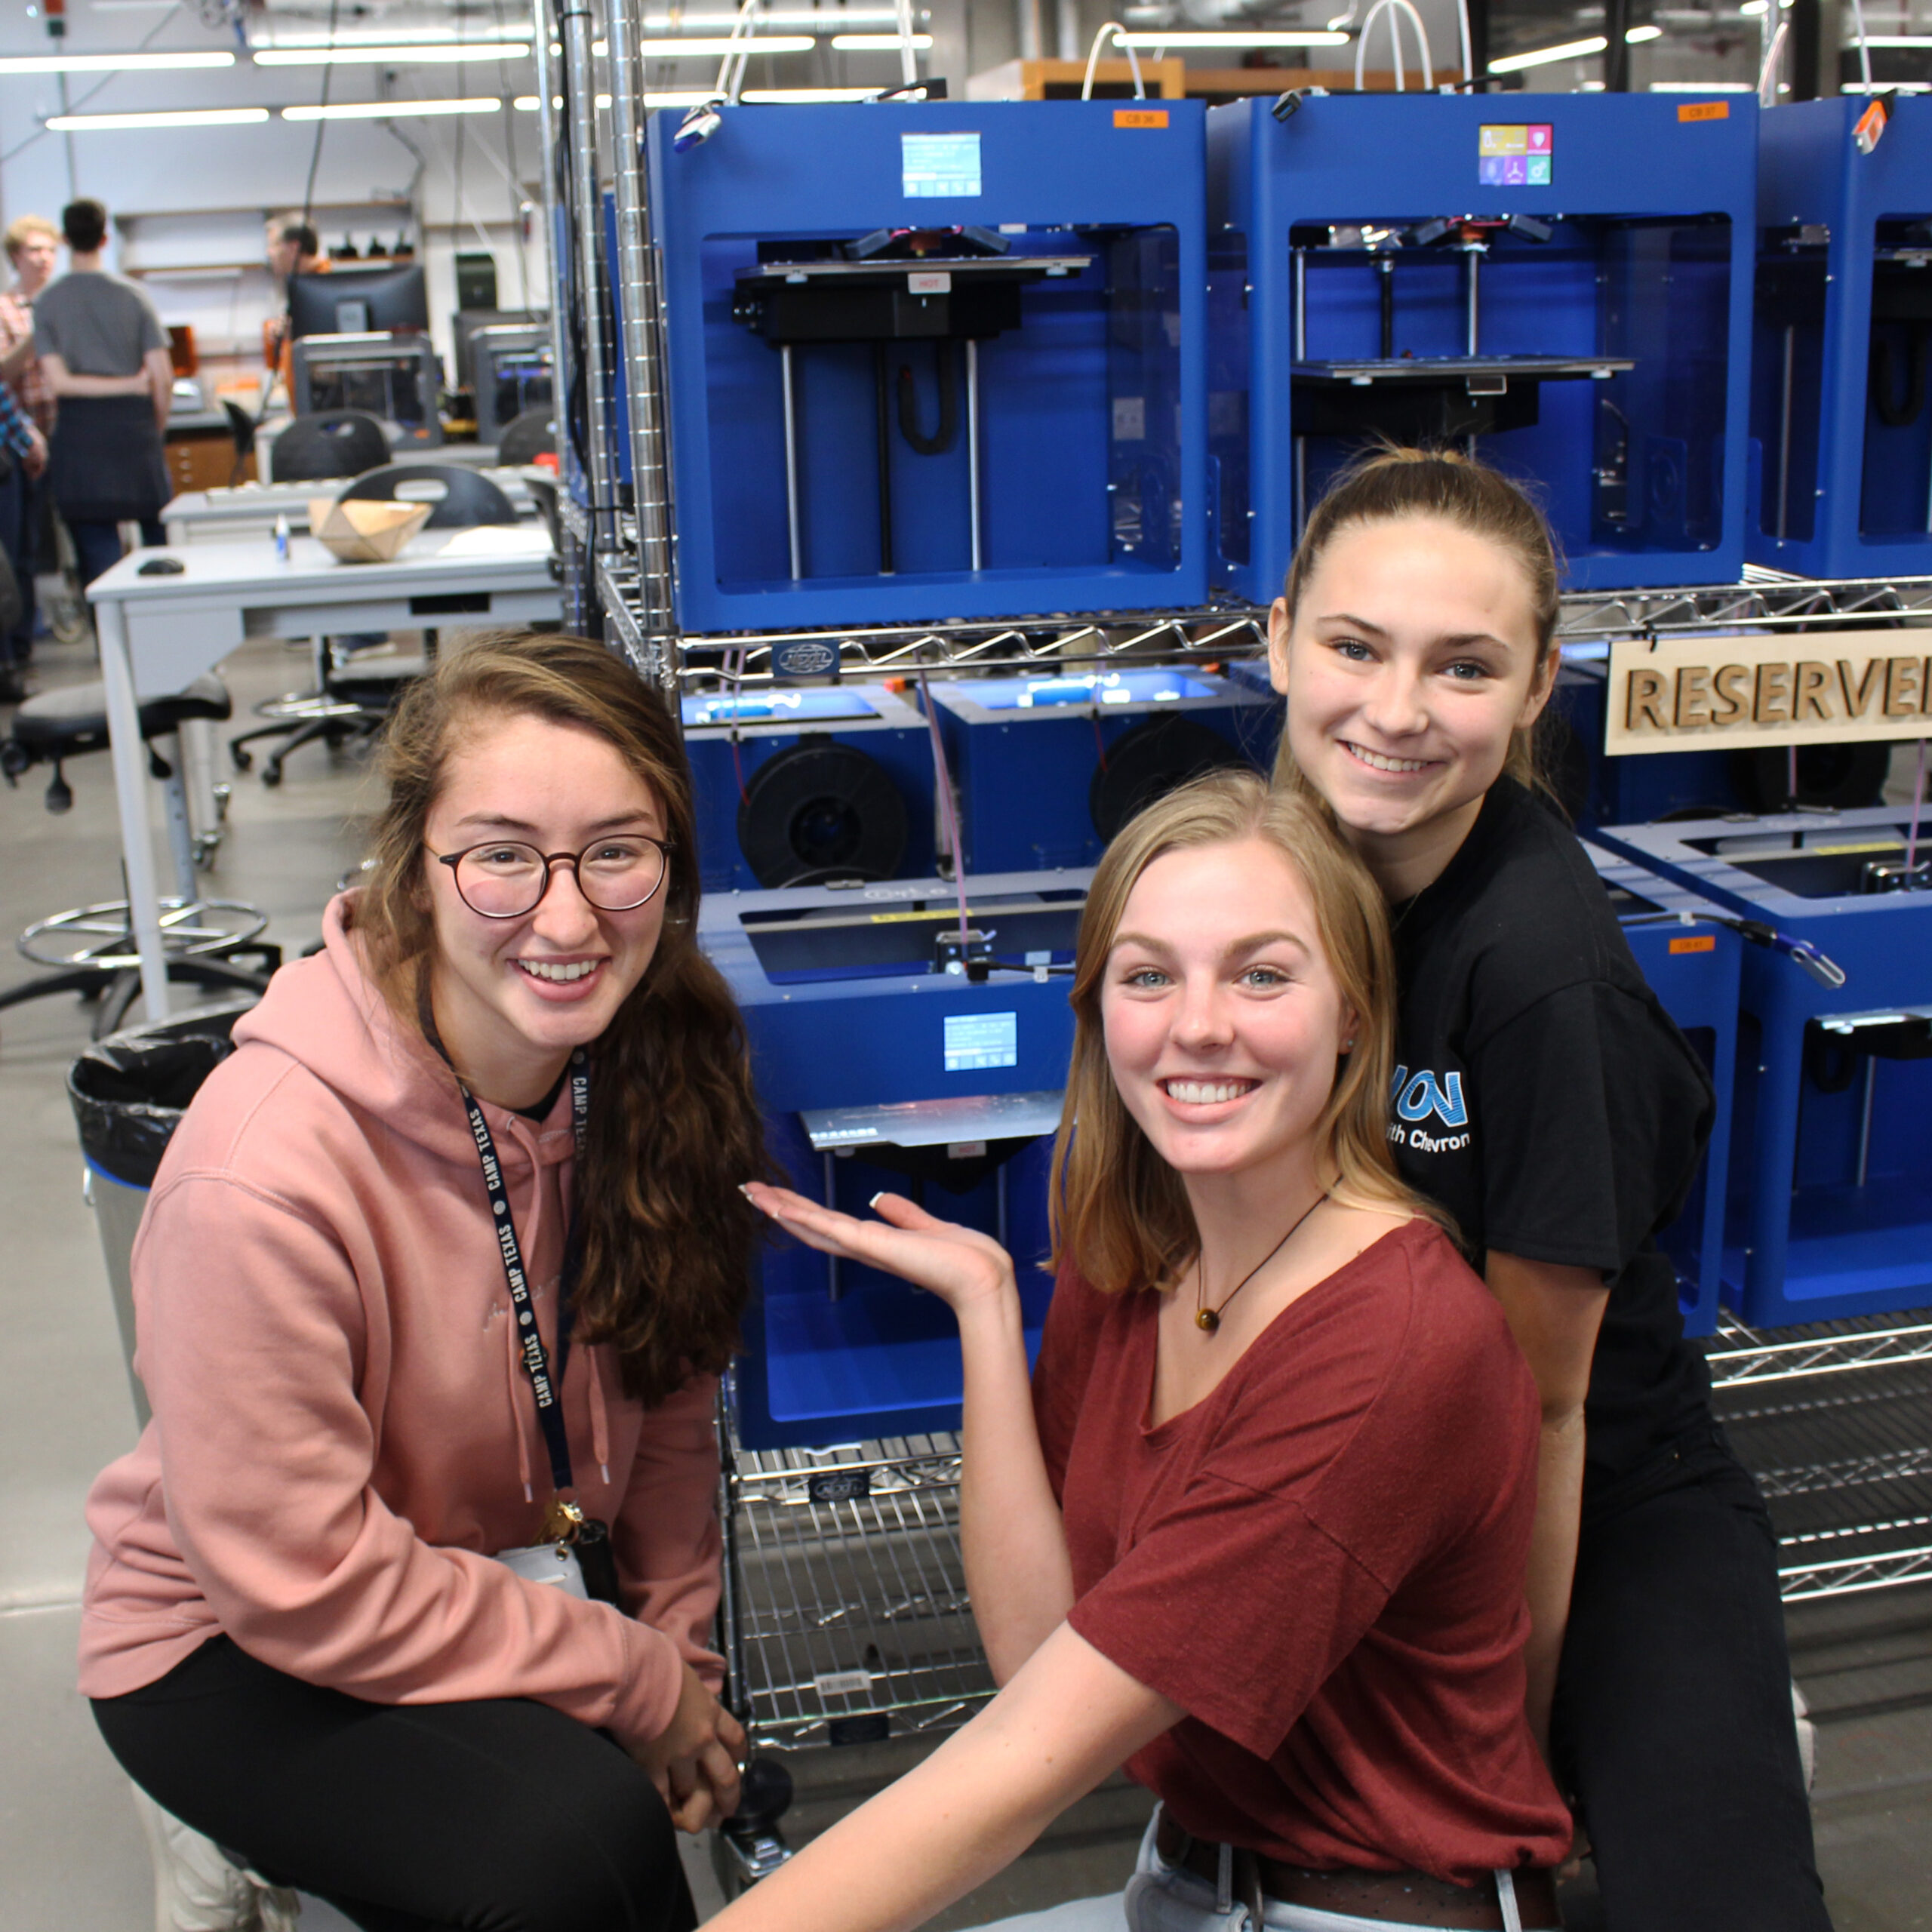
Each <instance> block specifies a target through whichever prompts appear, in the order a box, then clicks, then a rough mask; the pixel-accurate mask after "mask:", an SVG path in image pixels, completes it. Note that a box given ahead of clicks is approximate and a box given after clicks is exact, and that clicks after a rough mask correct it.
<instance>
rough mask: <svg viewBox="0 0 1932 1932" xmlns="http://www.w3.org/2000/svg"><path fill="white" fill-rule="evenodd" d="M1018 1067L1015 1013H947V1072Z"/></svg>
mask: <svg viewBox="0 0 1932 1932" xmlns="http://www.w3.org/2000/svg"><path fill="white" fill-rule="evenodd" d="M1019 1064H1020V1016H1019V1014H1017V1013H949V1014H947V1015H946V1072H949V1073H977V1072H980V1070H981V1069H983V1068H986V1067H992V1066H1018V1065H1019Z"/></svg>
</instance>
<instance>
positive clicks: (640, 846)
mask: <svg viewBox="0 0 1932 1932" xmlns="http://www.w3.org/2000/svg"><path fill="white" fill-rule="evenodd" d="M663 878H664V848H663V846H661V845H660V844H658V843H657V841H656V840H655V839H654V838H600V839H598V841H597V842H596V843H595V844H593V845H586V847H585V848H583V851H581V852H580V853H579V854H577V890H578V891H580V892H581V893H582V894H583V896H584V897H585V898H586V900H588V901H589V903H591V904H592V905H593V906H595V907H597V908H598V910H599V911H600V912H629V910H630V909H632V907H633V906H641V905H642V904H643V903H645V900H648V898H649V897H651V894H653V893H654V892H655V891H657V888H658V887H659V886H660V884H662V883H663Z"/></svg>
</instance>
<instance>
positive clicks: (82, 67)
mask: <svg viewBox="0 0 1932 1932" xmlns="http://www.w3.org/2000/svg"><path fill="white" fill-rule="evenodd" d="M234 65H235V56H234V55H233V54H8V56H7V57H5V59H4V60H0V74H139V73H143V72H146V73H158V72H162V70H163V69H167V68H171V67H232V66H234Z"/></svg>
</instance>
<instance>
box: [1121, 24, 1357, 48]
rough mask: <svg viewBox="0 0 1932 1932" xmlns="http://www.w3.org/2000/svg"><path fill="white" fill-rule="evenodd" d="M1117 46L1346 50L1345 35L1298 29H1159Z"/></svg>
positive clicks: (1125, 38) (1127, 37)
mask: <svg viewBox="0 0 1932 1932" xmlns="http://www.w3.org/2000/svg"><path fill="white" fill-rule="evenodd" d="M1108 44H1109V45H1110V46H1114V47H1172V48H1189V47H1346V46H1347V45H1348V44H1349V37H1348V35H1346V34H1345V33H1331V32H1329V31H1328V30H1327V29H1326V28H1324V27H1295V28H1292V29H1287V30H1285V31H1282V32H1275V31H1274V30H1272V29H1269V30H1267V31H1263V30H1261V29H1257V30H1255V31H1254V32H1250V33H1164V32H1161V29H1158V27H1156V28H1153V29H1143V31H1142V32H1138V33H1116V34H1115V35H1113V36H1112V38H1111V39H1110V41H1109V43H1108Z"/></svg>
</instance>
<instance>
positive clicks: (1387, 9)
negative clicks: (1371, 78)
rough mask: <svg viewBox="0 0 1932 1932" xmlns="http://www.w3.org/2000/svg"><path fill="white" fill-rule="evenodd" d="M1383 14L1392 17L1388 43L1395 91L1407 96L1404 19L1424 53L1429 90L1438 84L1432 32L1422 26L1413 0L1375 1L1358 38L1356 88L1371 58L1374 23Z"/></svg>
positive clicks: (1423, 62) (1426, 83)
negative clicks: (1431, 48) (1431, 51)
mask: <svg viewBox="0 0 1932 1932" xmlns="http://www.w3.org/2000/svg"><path fill="white" fill-rule="evenodd" d="M1384 13H1386V14H1387V15H1388V16H1389V45H1390V47H1391V48H1393V50H1394V51H1395V91H1396V92H1397V93H1398V94H1404V93H1406V92H1407V91H1408V90H1407V78H1408V77H1407V72H1405V70H1404V68H1403V66H1402V26H1401V20H1402V16H1403V15H1404V14H1406V15H1407V17H1408V20H1409V23H1410V24H1411V26H1414V29H1415V30H1416V42H1417V45H1418V46H1419V47H1420V48H1421V50H1422V78H1423V86H1424V88H1429V89H1433V88H1434V87H1435V63H1434V62H1432V60H1430V58H1429V29H1427V28H1426V26H1423V23H1422V16H1421V14H1419V13H1417V11H1416V10H1415V8H1414V5H1413V4H1412V0H1375V4H1374V6H1372V7H1371V8H1369V10H1368V12H1367V15H1366V16H1365V17H1364V19H1363V20H1362V23H1361V32H1360V33H1359V34H1358V35H1356V37H1355V86H1356V88H1357V89H1358V90H1359V89H1360V88H1361V84H1362V63H1364V61H1365V60H1367V57H1368V36H1369V35H1370V34H1371V32H1373V31H1374V26H1375V23H1376V21H1377V19H1378V18H1380V16H1381V15H1382V14H1384Z"/></svg>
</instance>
